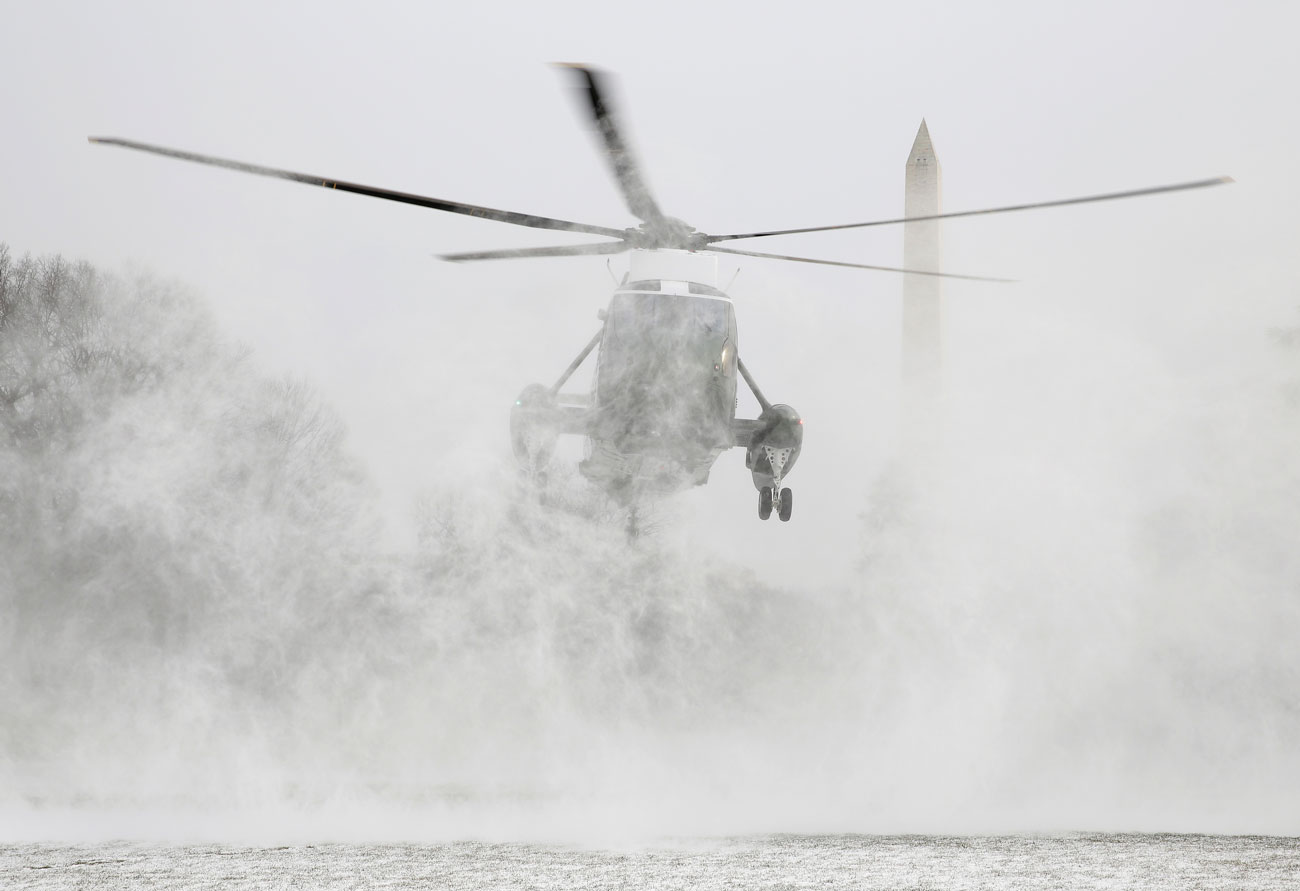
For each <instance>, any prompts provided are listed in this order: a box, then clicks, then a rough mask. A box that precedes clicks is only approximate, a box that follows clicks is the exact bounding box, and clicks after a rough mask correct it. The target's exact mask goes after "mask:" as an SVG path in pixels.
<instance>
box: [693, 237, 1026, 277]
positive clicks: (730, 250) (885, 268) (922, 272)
mask: <svg viewBox="0 0 1300 891" xmlns="http://www.w3.org/2000/svg"><path fill="white" fill-rule="evenodd" d="M704 250H706V251H711V252H713V253H716V254H738V255H740V256H742V257H762V258H764V259H766V260H793V261H794V262H796V263H816V264H818V265H819V266H845V267H848V268H849V269H874V270H878V271H880V272H902V273H904V274H906V275H932V276H936V277H938V278H961V279H965V280H967V281H972V282H1002V283H1004V284H1010V283H1014V282H1015V281H1016V279H1014V278H991V277H989V276H985V275H960V274H959V273H956V272H928V271H926V270H924V269H900V268H899V267H897V266H868V265H866V264H865V263H844V262H842V261H840V260H814V259H812V258H811V257H790V256H787V255H785V254H760V253H758V252H757V251H738V250H736V249H734V248H720V247H714V246H713V245H709V246H708V247H707V248H705V249H704Z"/></svg>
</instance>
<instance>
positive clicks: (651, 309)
mask: <svg viewBox="0 0 1300 891" xmlns="http://www.w3.org/2000/svg"><path fill="white" fill-rule="evenodd" d="M730 308H731V307H730V304H728V303H726V302H725V301H722V300H701V299H699V298H697V297H685V296H669V295H665V294H628V293H622V294H619V295H617V296H616V297H615V298H614V301H613V306H612V310H611V314H610V322H611V323H612V326H611V331H612V333H613V335H614V336H615V337H616V338H619V339H622V340H633V339H643V338H646V337H657V336H663V335H681V334H686V333H688V332H690V331H692V330H696V331H698V330H703V331H704V332H707V333H708V334H709V335H711V336H714V337H726V335H727V325H728V320H729V319H728V311H729V310H730Z"/></svg>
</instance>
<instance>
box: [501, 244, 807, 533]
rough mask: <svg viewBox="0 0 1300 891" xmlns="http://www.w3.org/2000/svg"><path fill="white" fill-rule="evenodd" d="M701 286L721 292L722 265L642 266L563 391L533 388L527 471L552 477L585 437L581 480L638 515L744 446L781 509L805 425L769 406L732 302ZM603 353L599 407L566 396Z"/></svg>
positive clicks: (522, 448) (519, 434)
mask: <svg viewBox="0 0 1300 891" xmlns="http://www.w3.org/2000/svg"><path fill="white" fill-rule="evenodd" d="M652 276H653V277H652ZM628 279H633V280H632V281H628ZM699 279H711V280H716V261H714V260H713V258H711V257H703V256H700V255H698V254H693V253H691V252H685V251H637V252H635V253H634V254H633V264H632V270H631V271H630V272H629V274H628V276H627V278H625V279H624V281H623V283H622V284H621V285H620V286H619V287H618V289H617V290H616V291H615V292H614V295H613V296H612V297H611V298H610V302H609V306H608V307H607V308H606V309H605V310H604V311H602V312H601V314H600V318H601V319H602V320H603V323H604V324H603V325H602V327H601V330H600V332H599V333H598V334H597V336H596V337H595V338H593V339H592V341H591V343H589V344H588V345H587V347H586V349H584V350H583V352H582V353H581V354H579V356H578V357H577V359H575V360H574V362H573V363H572V364H570V366H569V368H568V369H567V370H566V371H565V373H564V375H563V376H561V378H560V380H559V381H558V382H556V384H555V385H554V386H552V387H549V388H548V387H545V386H543V385H541V384H533V385H531V386H529V387H527V388H526V389H525V390H524V392H523V393H521V394H520V396H519V398H518V399H517V400H516V401H515V407H514V409H513V410H512V412H511V439H512V442H513V445H514V451H515V454H516V457H517V458H518V459H519V462H520V464H521V466H522V467H523V468H524V469H525V470H526V471H529V472H532V473H534V474H542V475H544V468H545V467H546V465H547V464H548V462H549V461H550V458H551V455H552V453H553V451H554V448H555V442H556V440H557V439H558V438H559V436H560V434H564V433H569V434H578V435H583V436H585V437H586V438H587V449H586V457H585V459H584V460H583V461H582V462H581V463H580V464H579V466H578V467H579V471H580V472H581V473H582V475H583V476H585V477H586V478H587V479H588V480H590V481H592V482H593V483H595V484H597V485H599V486H601V487H602V488H603V489H604V490H605V491H606V492H608V493H609V494H610V495H611V496H612V497H614V498H616V499H618V500H620V501H624V502H626V503H629V504H636V503H638V502H640V501H642V500H645V499H648V498H655V497H661V496H663V495H667V494H670V493H672V492H676V491H679V490H682V489H686V488H690V487H691V486H699V485H703V484H704V483H706V482H707V481H708V478H709V471H710V470H711V469H712V467H713V464H714V462H715V461H717V459H718V456H719V455H721V454H722V453H723V452H724V451H726V450H727V449H730V448H733V447H736V446H740V447H742V448H745V449H746V452H747V454H746V458H745V466H746V467H747V468H749V469H750V471H751V473H752V475H753V478H754V486H755V488H757V489H758V490H759V491H760V493H762V492H763V491H764V490H769V495H770V497H772V498H775V499H776V502H775V503H776V504H777V505H779V504H780V503H781V495H780V493H781V491H782V490H781V480H782V477H783V475H784V474H785V473H786V472H788V471H789V469H790V468H791V467H793V465H794V462H795V460H796V459H797V458H798V455H799V450H800V448H801V446H802V442H803V420H802V419H801V418H800V417H799V415H798V413H797V412H796V411H795V410H794V409H792V408H790V407H789V406H788V405H772V404H771V403H769V402H768V401H767V400H766V398H764V397H763V395H762V393H761V392H760V391H759V390H758V388H757V386H756V385H755V384H754V382H753V379H752V378H751V377H750V376H749V374H748V371H747V370H746V369H745V367H744V365H743V363H742V362H741V360H740V357H739V354H738V342H739V336H738V329H737V325H736V312H735V308H734V306H733V304H732V301H731V298H730V297H728V296H727V295H726V294H725V293H724V292H723V291H721V290H719V289H718V288H717V287H716V286H715V285H713V284H709V283H708V282H707V281H701V280H699ZM597 346H599V353H598V357H597V360H596V370H595V374H594V375H593V378H592V385H591V393H590V395H589V396H587V397H585V398H584V397H576V396H568V397H566V396H564V395H563V394H561V393H560V388H561V387H562V386H563V385H564V383H565V382H566V381H567V380H568V378H569V376H570V375H571V374H572V373H573V371H574V370H575V369H577V367H578V366H579V365H581V364H582V362H583V361H585V359H586V357H587V356H588V355H589V354H590V352H591V351H592V350H593V349H595V348H596V347H597ZM742 377H743V378H744V379H745V380H746V382H747V383H748V384H749V386H750V388H751V389H752V390H753V392H754V395H755V397H756V398H757V399H758V402H759V404H760V406H761V407H762V409H763V411H762V414H761V415H760V417H759V418H757V419H753V420H749V419H738V418H737V417H736V407H737V405H738V401H737V399H736V391H737V388H738V381H739V379H740V378H742ZM564 402H568V403H569V404H567V405H566V404H562V403H564ZM575 402H576V403H579V404H580V406H581V407H577V406H575V405H573V403H575ZM786 495H787V496H788V490H786ZM786 516H787V517H788V511H787V512H786Z"/></svg>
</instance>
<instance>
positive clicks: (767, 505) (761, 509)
mask: <svg viewBox="0 0 1300 891" xmlns="http://www.w3.org/2000/svg"><path fill="white" fill-rule="evenodd" d="M770 516H772V490H771V488H769V487H768V486H764V487H763V488H761V489H759V490H758V518H759V519H760V520H766V519H767V518H768V517H770Z"/></svg>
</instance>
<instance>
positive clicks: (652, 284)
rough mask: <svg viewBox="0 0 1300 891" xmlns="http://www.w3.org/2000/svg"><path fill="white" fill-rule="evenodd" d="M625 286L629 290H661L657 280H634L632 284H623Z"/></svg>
mask: <svg viewBox="0 0 1300 891" xmlns="http://www.w3.org/2000/svg"><path fill="white" fill-rule="evenodd" d="M623 287H624V288H626V289H627V290H629V291H658V290H660V287H659V282H657V281H644V282H632V284H630V285H623Z"/></svg>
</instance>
